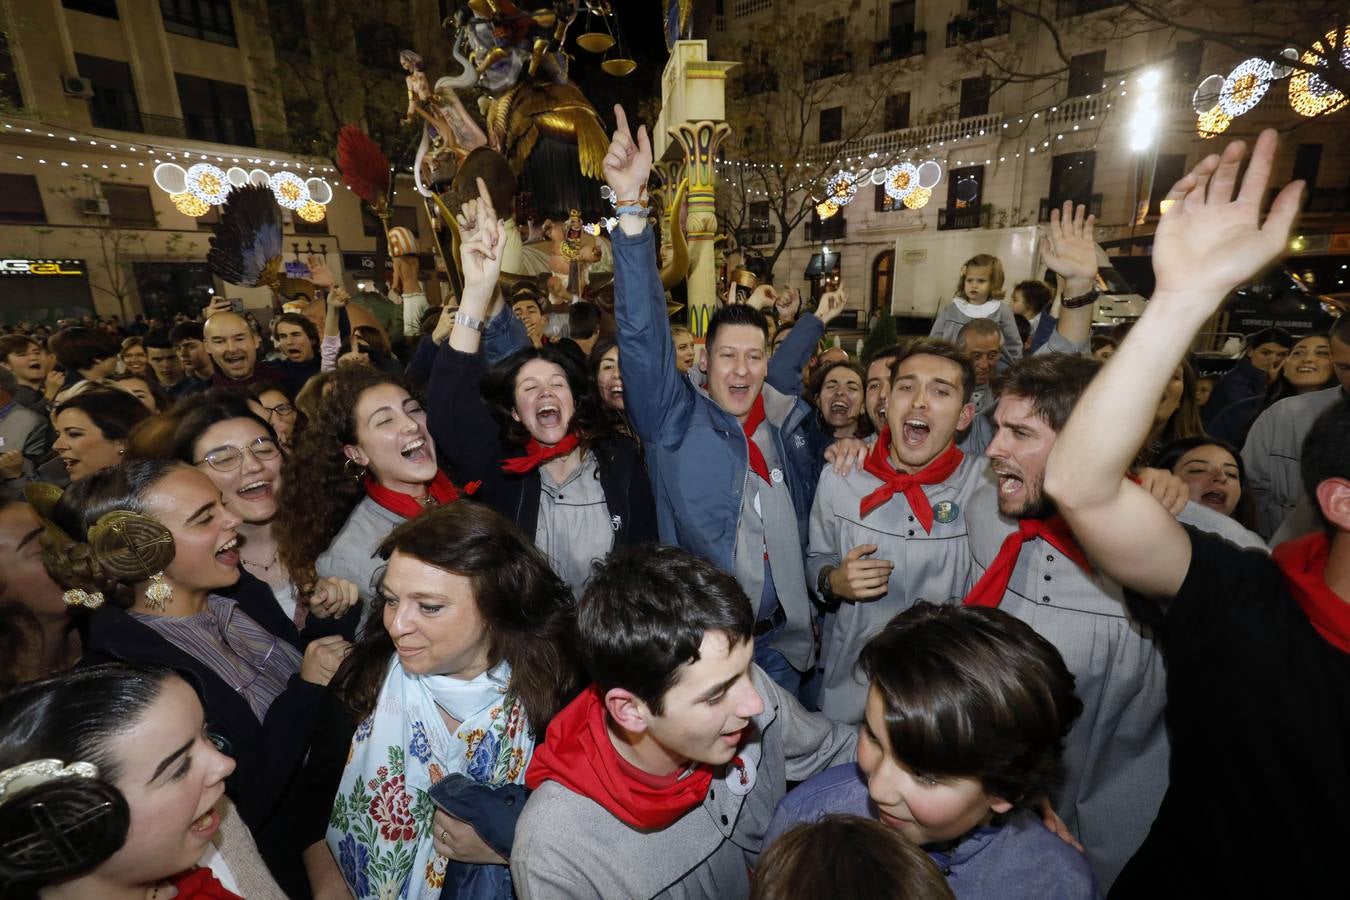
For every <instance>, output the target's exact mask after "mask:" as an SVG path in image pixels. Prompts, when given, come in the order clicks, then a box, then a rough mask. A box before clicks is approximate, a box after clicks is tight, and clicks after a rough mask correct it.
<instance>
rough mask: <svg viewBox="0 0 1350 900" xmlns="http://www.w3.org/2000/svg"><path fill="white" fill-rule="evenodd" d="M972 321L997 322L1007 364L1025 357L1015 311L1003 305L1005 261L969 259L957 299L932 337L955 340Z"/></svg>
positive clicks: (985, 255)
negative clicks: (1000, 330) (990, 320)
mask: <svg viewBox="0 0 1350 900" xmlns="http://www.w3.org/2000/svg"><path fill="white" fill-rule="evenodd" d="M972 319H993V320H994V321H995V322H997V323H998V326H999V328H1000V329H1002V331H1003V352H1002V354H1001V355H1000V358H1001V360H1002V362H1003V363H1004V365H1011V364H1012V363H1015V362H1017V360H1019V359H1021V358H1022V336H1021V335H1020V334H1019V333H1018V331H1017V320H1016V319H1014V318H1013V312H1012V310H1011V309H1009V308H1008V306H1007V305H1006V304H1004V303H1003V262H1002V261H1001V260H1000V259H999V258H998V257H997V256H990V255H989V254H988V253H980V254H978V255H976V256H972V257H971V258H970V259H968V260H966V263H965V265H963V266H962V267H961V277H960V278H959V279H957V282H956V296H955V297H953V298H952V301H951V302H950V303H948V304H947V305H946V306H944V307H943V308H942V310H941V311H940V312H939V313H938V314H937V317H936V318H935V319H933V330H932V331H930V332H929V337H936V338H942V339H943V340H945V341H955V340H956V336H957V334H958V333H959V332H960V331H961V328H962V326H964V325H965V324H966V323H967V322H970V321H971V320H972Z"/></svg>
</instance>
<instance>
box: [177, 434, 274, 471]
mask: <svg viewBox="0 0 1350 900" xmlns="http://www.w3.org/2000/svg"><path fill="white" fill-rule="evenodd" d="M245 453H248V454H249V455H250V456H252V457H253V458H254V459H256V460H257V461H258V462H265V461H266V460H269V459H276V458H277V457H278V456H280V455H281V448H280V447H278V446H277V442H276V441H274V440H272V439H271V438H270V437H260V438H258V439H257V440H255V441H254V442H253V443H251V444H247V445H245V446H243V447H217V448H216V449H214V450H212V451H211V452H210V453H208V454H206V455H205V456H203V457H202V458H201V459H199V460H197V465H199V466H200V465H201V464H202V463H206V464H207V465H208V466H210V467H211V468H213V469H215V470H216V471H217V472H233V471H234V470H235V469H237V468H239V467H240V466H241V465H243V462H244V454H245Z"/></svg>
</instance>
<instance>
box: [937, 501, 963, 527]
mask: <svg viewBox="0 0 1350 900" xmlns="http://www.w3.org/2000/svg"><path fill="white" fill-rule="evenodd" d="M960 514H961V507H960V506H958V505H957V504H955V503H953V502H952V501H950V500H943V501H941V502H940V503H936V504H934V505H933V518H935V519H937V520H938V521H939V522H941V523H942V524H943V525H950V524H952V523H953V522H955V521H956V517H957V516H959V515H960Z"/></svg>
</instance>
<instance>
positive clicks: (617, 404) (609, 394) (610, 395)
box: [605, 384, 623, 409]
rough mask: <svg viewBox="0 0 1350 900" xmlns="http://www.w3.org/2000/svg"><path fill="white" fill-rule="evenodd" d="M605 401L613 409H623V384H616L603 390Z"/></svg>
mask: <svg viewBox="0 0 1350 900" xmlns="http://www.w3.org/2000/svg"><path fill="white" fill-rule="evenodd" d="M605 402H606V403H608V404H609V405H610V406H612V407H614V408H615V409H623V385H621V384H616V385H614V386H613V387H611V388H610V389H609V390H607V391H606V392H605Z"/></svg>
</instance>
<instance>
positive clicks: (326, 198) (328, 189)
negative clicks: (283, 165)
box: [305, 178, 333, 206]
mask: <svg viewBox="0 0 1350 900" xmlns="http://www.w3.org/2000/svg"><path fill="white" fill-rule="evenodd" d="M305 190H307V191H309V199H311V200H313V201H314V202H315V203H317V204H319V205H320V206H327V205H328V204H329V203H331V202H332V200H333V188H332V186H331V185H330V184H329V183H328V182H326V181H324V180H323V179H322V178H307V179H305Z"/></svg>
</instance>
